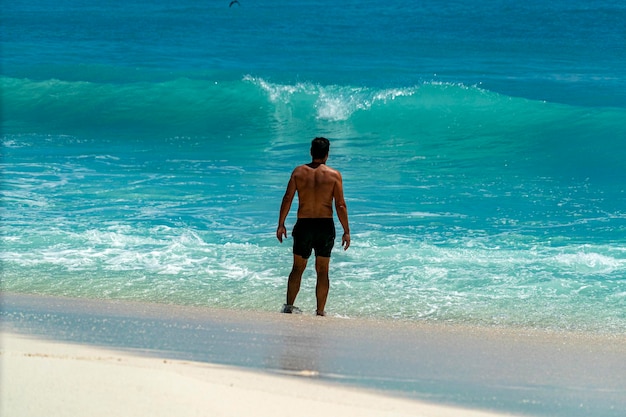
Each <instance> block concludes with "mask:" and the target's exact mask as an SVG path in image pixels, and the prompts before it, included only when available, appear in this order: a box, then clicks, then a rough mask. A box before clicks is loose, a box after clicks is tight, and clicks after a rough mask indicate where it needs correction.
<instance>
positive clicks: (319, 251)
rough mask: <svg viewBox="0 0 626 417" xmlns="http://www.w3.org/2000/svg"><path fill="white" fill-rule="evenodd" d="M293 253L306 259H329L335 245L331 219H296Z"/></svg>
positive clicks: (333, 225)
mask: <svg viewBox="0 0 626 417" xmlns="http://www.w3.org/2000/svg"><path fill="white" fill-rule="evenodd" d="M291 235H292V236H293V253H294V255H299V256H302V257H303V258H304V259H308V258H309V256H311V252H312V250H313V249H315V256H323V257H325V258H330V252H331V251H332V249H333V246H334V245H335V222H334V221H333V219H332V218H321V219H298V221H297V222H296V225H295V226H294V227H293V232H292V233H291Z"/></svg>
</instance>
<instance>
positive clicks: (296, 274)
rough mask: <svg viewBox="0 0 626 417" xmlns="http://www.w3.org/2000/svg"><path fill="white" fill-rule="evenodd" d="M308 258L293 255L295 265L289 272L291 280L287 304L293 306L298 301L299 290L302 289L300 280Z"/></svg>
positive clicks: (288, 282)
mask: <svg viewBox="0 0 626 417" xmlns="http://www.w3.org/2000/svg"><path fill="white" fill-rule="evenodd" d="M306 263H307V260H306V259H304V258H303V257H302V256H300V255H293V267H292V268H291V273H289V281H287V305H289V306H292V305H293V303H294V302H295V301H296V296H297V295H298V291H300V282H301V281H302V274H303V273H304V270H305V269H306Z"/></svg>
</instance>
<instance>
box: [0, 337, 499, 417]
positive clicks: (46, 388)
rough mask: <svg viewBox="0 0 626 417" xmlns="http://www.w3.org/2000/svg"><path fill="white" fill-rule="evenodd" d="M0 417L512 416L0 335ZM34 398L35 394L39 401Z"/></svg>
mask: <svg viewBox="0 0 626 417" xmlns="http://www.w3.org/2000/svg"><path fill="white" fill-rule="evenodd" d="M2 342H3V343H2V350H1V356H0V359H1V362H0V363H2V369H3V372H2V377H1V378H0V379H2V380H3V381H2V387H3V388H2V390H1V392H0V397H1V398H2V401H1V402H0V404H2V405H0V411H1V412H0V414H2V415H20V416H22V417H27V416H39V415H48V416H53V417H54V416H79V415H85V414H86V413H88V414H89V415H90V416H109V415H124V416H145V415H151V416H171V415H177V416H195V415H219V416H233V417H236V416H242V415H254V416H257V417H270V416H272V417H273V416H276V415H280V414H281V413H282V412H284V410H285V409H290V408H291V409H292V410H294V412H295V411H298V414H300V415H305V416H307V415H308V416H313V415H320V414H322V415H328V413H331V414H330V415H338V413H341V415H344V416H354V417H361V416H363V417H368V416H371V417H378V416H391V415H393V416H398V417H401V416H424V417H427V416H441V417H446V416H449V417H452V416H458V415H459V413H462V415H463V416H467V417H498V416H504V415H508V414H500V413H493V412H485V411H477V410H470V409H462V408H458V407H451V406H443V405H436V404H429V403H425V402H419V401H415V400H409V399H404V398H396V397H393V396H389V395H383V394H381V393H377V392H372V391H368V390H363V389H360V390H359V389H356V388H350V387H343V386H339V385H335V384H324V383H320V382H318V381H311V380H310V379H307V378H303V377H300V378H298V377H294V376H291V377H289V376H279V375H272V374H268V373H264V372H260V371H252V370H245V369H238V368H233V367H226V366H221V365H216V364H210V363H201V362H190V361H179V360H169V359H162V358H154V357H146V356H141V355H132V354H128V353H123V352H117V351H114V350H108V349H102V348H97V347H91V346H84V345H78V344H69V343H59V342H52V341H46V340H43V339H40V338H32V337H25V336H22V335H16V334H13V333H6V332H3V333H2ZM32 393H37V401H33V399H32Z"/></svg>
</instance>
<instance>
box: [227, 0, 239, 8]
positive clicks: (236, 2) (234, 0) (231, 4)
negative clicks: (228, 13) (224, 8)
mask: <svg viewBox="0 0 626 417" xmlns="http://www.w3.org/2000/svg"><path fill="white" fill-rule="evenodd" d="M233 4H236V5H237V6H241V3H239V2H238V1H237V0H233V1H231V2H230V4H229V5H228V7H233Z"/></svg>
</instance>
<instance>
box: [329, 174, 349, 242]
mask: <svg viewBox="0 0 626 417" xmlns="http://www.w3.org/2000/svg"><path fill="white" fill-rule="evenodd" d="M337 175H338V179H337V183H336V184H335V189H334V191H333V198H334V199H335V210H336V211H337V217H338V218H339V222H340V223H341V227H343V236H342V237H341V246H343V250H347V249H348V248H349V247H350V225H349V223H348V207H347V206H346V200H345V199H344V197H343V180H342V178H341V174H340V173H339V172H338V173H337Z"/></svg>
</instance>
